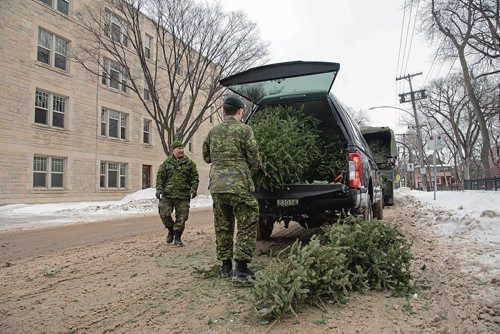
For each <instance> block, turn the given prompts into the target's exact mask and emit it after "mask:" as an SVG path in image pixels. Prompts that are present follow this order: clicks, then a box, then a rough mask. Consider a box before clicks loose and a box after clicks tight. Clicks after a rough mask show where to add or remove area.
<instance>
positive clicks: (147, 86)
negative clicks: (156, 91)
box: [144, 78, 151, 101]
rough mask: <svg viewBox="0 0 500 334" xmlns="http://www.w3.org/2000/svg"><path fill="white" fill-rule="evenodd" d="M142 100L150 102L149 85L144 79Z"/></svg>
mask: <svg viewBox="0 0 500 334" xmlns="http://www.w3.org/2000/svg"><path fill="white" fill-rule="evenodd" d="M144 100H146V101H151V91H150V89H149V84H148V81H147V80H146V78H144Z"/></svg>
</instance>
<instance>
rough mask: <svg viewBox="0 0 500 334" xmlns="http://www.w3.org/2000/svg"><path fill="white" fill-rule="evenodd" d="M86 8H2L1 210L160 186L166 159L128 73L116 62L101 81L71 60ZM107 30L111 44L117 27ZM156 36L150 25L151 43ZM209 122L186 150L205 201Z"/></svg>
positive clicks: (25, 4) (40, 2)
mask: <svg viewBox="0 0 500 334" xmlns="http://www.w3.org/2000/svg"><path fill="white" fill-rule="evenodd" d="M89 1H90V0H89ZM85 2H86V1H70V0H30V1H1V2H0V21H1V22H2V24H1V27H2V28H1V30H0V46H1V47H0V54H1V58H2V62H1V63H0V72H1V73H2V75H0V82H1V87H2V90H1V92H0V140H1V145H0V154H1V159H0V205H2V204H11V203H46V202H61V201H82V200H107V199H119V198H122V197H123V196H124V195H125V194H127V193H131V192H134V191H137V190H140V189H143V188H148V187H155V179H156V172H157V169H158V166H159V165H160V164H161V162H162V161H163V160H164V159H165V158H166V155H165V153H164V151H163V149H162V145H161V142H160V138H159V136H158V135H157V131H156V128H155V125H154V122H153V120H152V119H151V116H149V115H148V114H147V113H146V112H145V110H144V108H143V107H142V105H141V104H140V103H139V100H138V99H137V97H136V96H135V93H133V92H129V91H127V89H126V86H125V85H124V82H123V81H124V80H127V77H126V75H125V74H124V73H123V72H122V71H121V70H120V69H119V68H115V67H114V64H113V63H112V62H111V61H110V62H108V64H109V66H110V71H111V73H112V74H111V76H110V77H108V78H106V77H105V78H103V79H99V78H97V76H93V75H91V74H89V72H87V71H86V70H85V69H83V68H82V67H81V66H80V65H79V64H77V63H75V62H72V61H71V59H70V57H69V52H68V50H70V49H72V48H73V49H74V48H76V47H79V46H81V45H82V44H83V43H85V40H86V38H83V37H84V36H85V34H87V33H88V32H87V31H85V30H84V29H83V28H82V26H81V25H80V24H78V20H77V17H78V16H77V15H82V14H81V11H80V9H81V7H82V6H83V5H84V3H85ZM110 29H114V30H113V31H112V34H113V38H115V37H116V36H115V33H116V32H117V31H119V30H120V29H121V28H120V27H119V26H118V27H115V26H113V27H112V28H110ZM115 30H116V31H115ZM154 34H155V30H154V29H153V25H150V26H147V22H146V25H145V27H144V38H145V40H147V43H151V42H152V40H153V39H152V38H151V36H154ZM152 50H154V46H153V45H151V44H149V45H148V48H147V50H145V52H152ZM144 94H148V91H147V87H144ZM211 120H212V119H211ZM213 125H214V124H213V123H212V122H209V121H207V122H205V123H203V125H202V127H201V128H200V129H199V130H198V131H197V133H196V134H195V135H194V137H193V138H192V139H191V141H190V142H189V144H188V145H186V154H187V155H188V156H189V157H190V158H192V159H193V160H194V161H195V162H196V164H197V166H198V170H199V172H200V188H199V193H200V194H203V193H205V194H206V193H207V183H208V169H209V165H207V164H206V163H205V162H203V160H202V158H201V144H202V142H203V139H204V137H205V136H206V134H207V133H208V131H209V130H210V128H211V127H212V126H213Z"/></svg>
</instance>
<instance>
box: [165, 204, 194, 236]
mask: <svg viewBox="0 0 500 334" xmlns="http://www.w3.org/2000/svg"><path fill="white" fill-rule="evenodd" d="M174 210H175V222H174V220H173V219H172V213H173V212H174ZM158 212H159V213H160V218H161V221H162V222H163V225H164V226H165V227H166V228H169V229H170V228H173V229H174V231H181V232H182V231H184V227H185V225H186V220H188V218H189V199H180V198H168V197H164V198H163V199H162V200H161V201H160V203H158Z"/></svg>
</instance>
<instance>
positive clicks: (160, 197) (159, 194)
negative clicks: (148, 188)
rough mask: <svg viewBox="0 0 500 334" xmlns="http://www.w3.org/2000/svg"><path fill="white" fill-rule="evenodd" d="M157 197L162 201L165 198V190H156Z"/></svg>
mask: <svg viewBox="0 0 500 334" xmlns="http://www.w3.org/2000/svg"><path fill="white" fill-rule="evenodd" d="M156 198H158V199H159V200H160V201H161V199H162V198H163V192H162V191H161V190H157V191H156Z"/></svg>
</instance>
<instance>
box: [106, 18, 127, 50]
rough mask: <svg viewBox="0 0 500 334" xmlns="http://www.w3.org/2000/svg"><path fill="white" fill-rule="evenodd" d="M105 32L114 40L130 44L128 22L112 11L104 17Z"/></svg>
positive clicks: (125, 44) (124, 44)
mask: <svg viewBox="0 0 500 334" xmlns="http://www.w3.org/2000/svg"><path fill="white" fill-rule="evenodd" d="M104 33H105V34H106V36H108V37H109V38H111V40H112V41H113V42H115V43H118V44H122V45H123V46H128V29H127V24H126V23H125V22H123V20H121V19H119V18H118V17H116V16H115V15H113V14H112V13H110V12H106V16H105V17H104Z"/></svg>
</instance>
